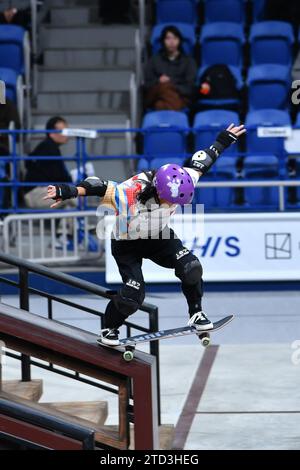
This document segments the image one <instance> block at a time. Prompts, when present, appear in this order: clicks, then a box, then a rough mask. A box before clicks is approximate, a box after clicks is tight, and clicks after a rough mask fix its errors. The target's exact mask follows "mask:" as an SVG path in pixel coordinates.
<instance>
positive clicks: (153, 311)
mask: <svg viewBox="0 0 300 470" xmlns="http://www.w3.org/2000/svg"><path fill="white" fill-rule="evenodd" d="M0 262H2V263H5V264H8V265H10V266H14V267H16V268H18V270H19V282H13V281H10V280H7V279H5V278H3V277H1V278H0V282H1V281H2V282H5V283H6V284H9V285H13V286H16V287H18V288H19V298H20V307H21V308H23V309H25V310H29V295H30V294H31V293H34V294H39V295H41V296H43V297H46V298H47V301H48V318H50V319H52V301H53V300H55V301H57V302H60V303H62V304H67V303H69V304H71V302H67V301H66V300H62V299H58V298H57V297H55V296H54V295H51V294H49V293H47V292H43V291H38V290H37V289H33V288H32V287H30V286H29V273H34V274H39V275H41V276H44V277H46V278H48V279H52V280H54V281H58V282H62V283H64V284H67V285H68V286H71V287H74V288H77V289H80V290H81V291H84V292H86V293H90V294H94V295H99V296H101V297H104V298H106V299H111V298H112V295H113V294H115V291H111V290H109V289H105V288H103V287H101V286H98V285H96V284H93V283H91V282H89V281H85V280H83V279H78V278H76V277H74V276H71V275H69V274H65V273H62V272H60V271H57V270H54V269H50V268H48V267H45V266H43V265H40V264H38V263H32V262H30V261H27V260H25V259H22V258H18V257H16V256H13V255H8V254H4V253H0ZM73 307H75V305H74V303H73ZM76 307H77V308H79V309H80V310H82V311H84V312H88V313H91V314H93V315H96V316H98V317H100V318H102V317H103V313H101V312H99V311H98V310H96V309H91V308H88V307H84V306H82V305H76ZM140 310H141V311H143V312H145V313H147V314H148V316H149V327H148V328H145V327H141V326H139V325H137V324H134V323H132V321H126V322H125V326H126V331H127V336H130V334H131V329H135V330H141V331H143V332H148V333H150V332H154V331H158V329H159V325H158V308H157V306H155V305H153V304H150V303H147V302H143V304H142V305H141V306H140ZM150 354H151V355H153V356H154V357H155V359H156V384H157V397H158V398H157V408H158V422H159V423H160V363H159V344H158V342H157V341H153V342H150ZM30 364H31V363H30V359H28V358H26V357H23V358H22V380H25V381H28V380H30Z"/></svg>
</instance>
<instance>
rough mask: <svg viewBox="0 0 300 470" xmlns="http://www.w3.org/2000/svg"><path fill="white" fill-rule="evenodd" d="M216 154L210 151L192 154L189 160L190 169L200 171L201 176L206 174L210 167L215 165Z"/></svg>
mask: <svg viewBox="0 0 300 470" xmlns="http://www.w3.org/2000/svg"><path fill="white" fill-rule="evenodd" d="M216 159H217V154H216V153H215V152H214V150H212V149H205V150H200V151H199V152H196V153H194V155H193V156H192V160H191V167H192V168H193V169H194V170H197V171H201V173H202V174H203V175H205V173H207V172H208V170H209V169H210V167H211V166H212V165H213V164H214V163H215V161H216Z"/></svg>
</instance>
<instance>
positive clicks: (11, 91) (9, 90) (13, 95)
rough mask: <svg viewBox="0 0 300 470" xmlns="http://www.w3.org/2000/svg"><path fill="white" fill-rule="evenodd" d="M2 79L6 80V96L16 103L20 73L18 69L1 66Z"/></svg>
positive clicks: (0, 77)
mask: <svg viewBox="0 0 300 470" xmlns="http://www.w3.org/2000/svg"><path fill="white" fill-rule="evenodd" d="M0 80H3V81H4V82H5V86H6V97H7V98H8V99H10V100H11V101H13V102H14V103H16V102H17V81H18V74H17V73H16V71H15V70H13V69H7V68H5V67H0Z"/></svg>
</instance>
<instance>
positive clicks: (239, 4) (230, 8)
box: [204, 0, 246, 23]
mask: <svg viewBox="0 0 300 470" xmlns="http://www.w3.org/2000/svg"><path fill="white" fill-rule="evenodd" d="M245 4H246V3H245V1H244V0H204V18H205V23H215V22H216V21H229V22H233V23H243V22H244V21H245Z"/></svg>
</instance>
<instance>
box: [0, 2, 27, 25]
mask: <svg viewBox="0 0 300 470" xmlns="http://www.w3.org/2000/svg"><path fill="white" fill-rule="evenodd" d="M30 21H31V12H30V8H24V9H17V8H14V7H10V8H7V9H6V10H4V11H1V12H0V24H15V25H17V26H22V27H23V28H25V29H28V28H29V25H30Z"/></svg>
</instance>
